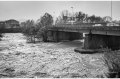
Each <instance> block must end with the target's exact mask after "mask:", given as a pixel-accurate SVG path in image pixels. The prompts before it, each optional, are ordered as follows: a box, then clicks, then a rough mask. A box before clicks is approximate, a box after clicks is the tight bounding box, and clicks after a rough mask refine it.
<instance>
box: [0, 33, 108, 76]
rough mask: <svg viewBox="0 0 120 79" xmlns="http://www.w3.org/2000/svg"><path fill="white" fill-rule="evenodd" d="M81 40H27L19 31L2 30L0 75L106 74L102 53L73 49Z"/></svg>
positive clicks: (80, 43) (80, 45)
mask: <svg viewBox="0 0 120 79" xmlns="http://www.w3.org/2000/svg"><path fill="white" fill-rule="evenodd" d="M82 45H83V42H81V41H79V40H77V41H71V42H67V41H66V42H59V43H54V42H48V43H44V42H39V43H35V44H32V43H27V42H26V37H25V36H24V35H23V34H21V33H6V34H4V37H3V38H2V41H0V77H5V78H9V77H12V78H34V77H38V78H53V77H54V78H59V77H60V78H75V77H79V78H86V77H88V78H94V77H97V78H98V77H106V76H105V74H104V73H106V72H107V67H106V66H105V65H104V62H103V60H102V54H99V53H97V54H80V53H76V52H74V49H75V48H77V47H82Z"/></svg>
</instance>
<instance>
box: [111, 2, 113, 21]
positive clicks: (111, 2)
mask: <svg viewBox="0 0 120 79" xmlns="http://www.w3.org/2000/svg"><path fill="white" fill-rule="evenodd" d="M112 20H113V19H112V0H111V21H112Z"/></svg>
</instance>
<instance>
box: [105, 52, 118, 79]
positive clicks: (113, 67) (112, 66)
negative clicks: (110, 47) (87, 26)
mask: <svg viewBox="0 0 120 79" xmlns="http://www.w3.org/2000/svg"><path fill="white" fill-rule="evenodd" d="M104 62H105V65H106V66H107V67H108V70H109V73H108V74H107V75H108V77H110V78H112V77H115V78H119V77H120V74H119V72H120V51H106V52H104Z"/></svg>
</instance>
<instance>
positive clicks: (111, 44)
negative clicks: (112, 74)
mask: <svg viewBox="0 0 120 79" xmlns="http://www.w3.org/2000/svg"><path fill="white" fill-rule="evenodd" d="M84 48H85V49H100V48H110V49H112V50H118V49H120V36H112V35H99V34H86V35H85V42H84Z"/></svg>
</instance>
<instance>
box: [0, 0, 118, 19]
mask: <svg viewBox="0 0 120 79" xmlns="http://www.w3.org/2000/svg"><path fill="white" fill-rule="evenodd" d="M112 4H113V7H112V8H113V19H117V20H118V19H120V9H119V8H120V1H116V2H115V1H113V2H112ZM71 7H73V12H77V11H82V12H84V13H87V14H88V15H93V14H94V15H96V16H101V17H103V16H111V2H110V1H96V2H95V1H16V2H15V1H5V2H3V1H0V20H7V19H16V20H19V21H24V20H27V19H33V20H36V19H39V18H40V16H42V15H43V14H44V13H45V12H48V13H50V14H51V15H52V16H53V17H54V18H55V17H57V16H58V15H60V12H61V11H63V10H69V11H70V12H72V9H71Z"/></svg>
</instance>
